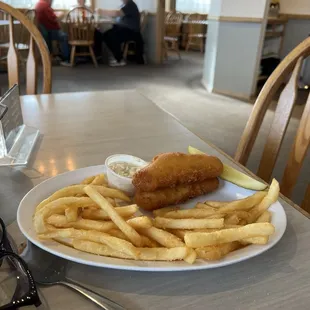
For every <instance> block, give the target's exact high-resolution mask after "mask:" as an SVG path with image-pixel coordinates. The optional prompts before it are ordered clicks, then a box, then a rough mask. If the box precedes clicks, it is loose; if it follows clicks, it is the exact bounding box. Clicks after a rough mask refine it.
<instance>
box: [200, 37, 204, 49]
mask: <svg viewBox="0 0 310 310" xmlns="http://www.w3.org/2000/svg"><path fill="white" fill-rule="evenodd" d="M200 52H201V53H203V52H204V39H203V38H201V40H200Z"/></svg>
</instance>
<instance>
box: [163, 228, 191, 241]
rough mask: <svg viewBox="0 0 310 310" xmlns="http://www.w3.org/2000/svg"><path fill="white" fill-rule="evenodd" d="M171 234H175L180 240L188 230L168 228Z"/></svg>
mask: <svg viewBox="0 0 310 310" xmlns="http://www.w3.org/2000/svg"><path fill="white" fill-rule="evenodd" d="M168 231H169V232H170V233H171V234H173V235H175V236H177V237H178V238H180V239H181V240H182V241H184V236H185V234H186V233H188V230H186V229H169V230H168Z"/></svg>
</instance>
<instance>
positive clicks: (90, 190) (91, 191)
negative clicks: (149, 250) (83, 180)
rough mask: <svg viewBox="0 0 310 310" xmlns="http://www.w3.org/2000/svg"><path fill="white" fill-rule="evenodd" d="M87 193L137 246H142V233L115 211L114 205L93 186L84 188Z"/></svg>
mask: <svg viewBox="0 0 310 310" xmlns="http://www.w3.org/2000/svg"><path fill="white" fill-rule="evenodd" d="M84 191H85V193H86V194H87V195H88V196H89V197H90V198H91V199H93V200H94V201H95V202H96V203H97V204H98V205H99V206H100V207H101V208H102V209H103V210H104V211H105V212H106V213H107V214H108V215H109V217H110V218H111V220H112V221H113V222H114V223H115V225H116V226H117V227H118V228H119V229H120V230H121V231H122V232H123V233H124V234H125V235H126V236H127V237H128V239H129V240H130V241H131V242H132V243H133V244H134V245H135V246H142V239H141V237H140V235H139V234H138V233H137V232H136V231H135V230H134V229H133V228H132V227H131V226H130V225H129V224H127V223H126V221H125V220H124V219H123V218H122V217H121V216H120V215H119V214H118V213H117V211H115V209H114V208H113V206H112V205H111V204H110V203H109V202H108V201H107V200H106V199H105V198H104V197H103V196H102V195H101V194H100V193H99V192H98V191H97V190H96V189H95V188H94V187H92V186H90V185H88V186H86V187H85V188H84Z"/></svg>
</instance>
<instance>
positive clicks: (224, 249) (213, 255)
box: [196, 241, 241, 261]
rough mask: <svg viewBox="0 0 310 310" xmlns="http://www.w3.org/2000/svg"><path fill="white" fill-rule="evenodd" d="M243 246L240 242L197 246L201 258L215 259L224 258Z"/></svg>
mask: <svg viewBox="0 0 310 310" xmlns="http://www.w3.org/2000/svg"><path fill="white" fill-rule="evenodd" d="M239 248H241V245H240V243H239V242H237V241H235V242H231V243H223V244H219V245H211V246H206V247H203V248H197V249H196V253H197V256H198V257H199V258H202V259H205V260H208V261H214V260H219V259H221V258H223V257H224V256H225V255H227V254H228V253H230V252H232V251H235V250H237V249H239Z"/></svg>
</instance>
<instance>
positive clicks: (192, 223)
mask: <svg viewBox="0 0 310 310" xmlns="http://www.w3.org/2000/svg"><path fill="white" fill-rule="evenodd" d="M154 226H156V227H158V228H164V229H166V228H169V229H199V228H222V227H224V219H223V218H221V219H177V220H175V219H169V218H168V219H167V218H164V217H156V218H155V220H154Z"/></svg>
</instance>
